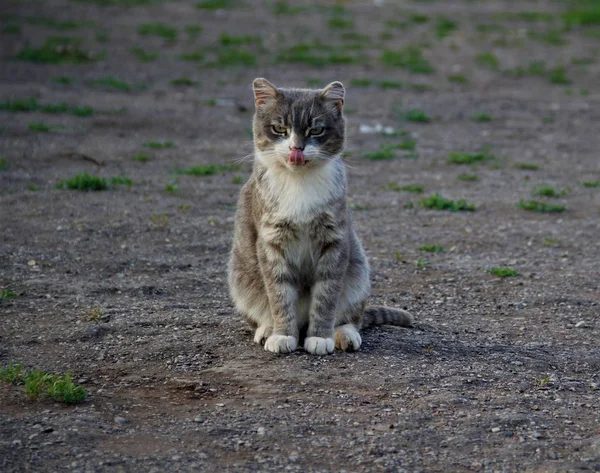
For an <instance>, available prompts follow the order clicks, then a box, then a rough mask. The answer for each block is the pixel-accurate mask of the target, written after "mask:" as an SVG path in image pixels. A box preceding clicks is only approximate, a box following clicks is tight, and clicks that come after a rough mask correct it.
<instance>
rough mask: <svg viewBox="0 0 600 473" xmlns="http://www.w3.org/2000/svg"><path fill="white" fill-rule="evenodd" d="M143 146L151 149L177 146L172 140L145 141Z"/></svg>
mask: <svg viewBox="0 0 600 473" xmlns="http://www.w3.org/2000/svg"><path fill="white" fill-rule="evenodd" d="M142 146H144V147H145V148H151V149H166V148H172V147H173V146H175V143H173V142H172V141H145V142H144V143H142Z"/></svg>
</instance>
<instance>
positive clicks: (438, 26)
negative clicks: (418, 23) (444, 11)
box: [435, 16, 458, 39]
mask: <svg viewBox="0 0 600 473" xmlns="http://www.w3.org/2000/svg"><path fill="white" fill-rule="evenodd" d="M457 29H458V24H457V23H456V22H455V21H452V20H451V19H450V18H447V17H445V16H439V17H438V18H437V19H436V20H435V35H436V36H437V37H438V39H444V38H445V37H447V36H449V35H450V34H451V33H453V32H454V31H455V30H457Z"/></svg>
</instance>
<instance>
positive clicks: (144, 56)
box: [129, 46, 158, 62]
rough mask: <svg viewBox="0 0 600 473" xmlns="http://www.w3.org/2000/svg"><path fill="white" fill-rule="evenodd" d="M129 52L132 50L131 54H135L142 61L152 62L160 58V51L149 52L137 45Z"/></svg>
mask: <svg viewBox="0 0 600 473" xmlns="http://www.w3.org/2000/svg"><path fill="white" fill-rule="evenodd" d="M129 52H131V54H133V55H134V56H135V57H136V58H137V59H138V61H140V62H152V61H156V60H157V59H158V53H154V52H148V51H146V50H145V49H143V48H140V47H137V46H136V47H134V48H131V49H130V50H129Z"/></svg>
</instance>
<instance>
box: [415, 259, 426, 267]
mask: <svg viewBox="0 0 600 473" xmlns="http://www.w3.org/2000/svg"><path fill="white" fill-rule="evenodd" d="M415 264H416V265H417V268H427V267H428V266H429V261H427V260H426V259H425V258H419V259H418V260H417V261H416V263H415Z"/></svg>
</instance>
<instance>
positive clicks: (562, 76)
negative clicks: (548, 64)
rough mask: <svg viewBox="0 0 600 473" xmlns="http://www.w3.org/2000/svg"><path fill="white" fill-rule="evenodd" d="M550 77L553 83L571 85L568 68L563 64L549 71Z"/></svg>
mask: <svg viewBox="0 0 600 473" xmlns="http://www.w3.org/2000/svg"><path fill="white" fill-rule="evenodd" d="M548 79H549V80H550V82H551V83H552V84H556V85H569V84H570V83H571V80H570V79H569V77H568V76H567V70H566V68H565V67H563V66H559V67H555V68H554V69H550V71H548Z"/></svg>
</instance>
